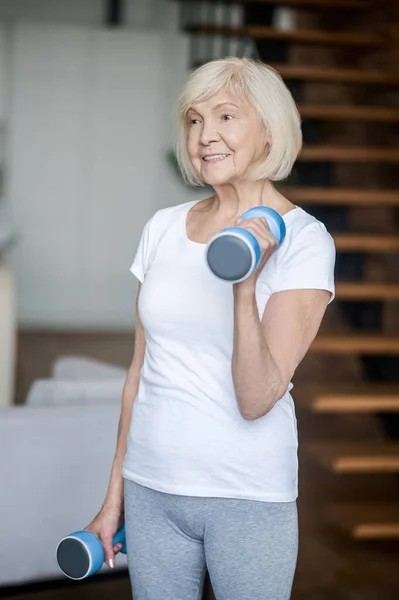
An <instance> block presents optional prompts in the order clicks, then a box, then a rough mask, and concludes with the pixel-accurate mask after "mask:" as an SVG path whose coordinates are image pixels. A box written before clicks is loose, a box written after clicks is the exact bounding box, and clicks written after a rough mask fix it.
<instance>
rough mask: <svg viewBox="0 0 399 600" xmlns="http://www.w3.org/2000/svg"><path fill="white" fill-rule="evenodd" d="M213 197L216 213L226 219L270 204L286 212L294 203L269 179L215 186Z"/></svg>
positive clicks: (213, 207) (279, 210) (213, 208)
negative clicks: (255, 207)
mask: <svg viewBox="0 0 399 600" xmlns="http://www.w3.org/2000/svg"><path fill="white" fill-rule="evenodd" d="M214 189H215V192H216V194H215V196H213V199H212V210H213V212H214V214H215V215H216V214H217V215H218V216H220V217H221V218H225V219H226V220H229V219H232V218H234V217H239V216H240V215H242V214H243V213H244V212H245V211H246V210H249V209H250V208H252V207H254V206H268V207H270V208H274V209H275V210H277V211H278V212H280V213H282V214H283V213H285V212H287V211H289V210H290V209H291V208H294V205H293V204H292V203H291V202H289V201H288V200H287V199H286V198H284V196H282V194H280V192H278V191H277V190H276V188H275V187H274V185H273V183H272V182H271V181H270V180H269V179H262V180H259V181H249V180H246V181H240V182H238V183H237V184H226V185H221V186H215V188H214Z"/></svg>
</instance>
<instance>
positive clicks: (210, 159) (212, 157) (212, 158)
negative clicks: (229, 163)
mask: <svg viewBox="0 0 399 600" xmlns="http://www.w3.org/2000/svg"><path fill="white" fill-rule="evenodd" d="M228 156H229V154H209V155H208V156H203V158H202V160H204V161H205V162H206V163H216V162H221V161H222V160H224V159H225V158H227V157H228Z"/></svg>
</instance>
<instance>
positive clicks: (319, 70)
mask: <svg viewBox="0 0 399 600" xmlns="http://www.w3.org/2000/svg"><path fill="white" fill-rule="evenodd" d="M270 66H272V67H273V68H274V69H276V70H277V71H278V72H279V73H280V75H281V76H282V77H283V79H296V80H303V81H318V82H327V83H328V82H340V83H353V84H371V85H393V86H396V85H399V74H398V73H397V72H396V71H390V72H389V71H384V70H379V71H377V70H372V69H367V70H366V69H341V68H337V67H323V66H313V65H309V66H308V65H285V64H281V63H270Z"/></svg>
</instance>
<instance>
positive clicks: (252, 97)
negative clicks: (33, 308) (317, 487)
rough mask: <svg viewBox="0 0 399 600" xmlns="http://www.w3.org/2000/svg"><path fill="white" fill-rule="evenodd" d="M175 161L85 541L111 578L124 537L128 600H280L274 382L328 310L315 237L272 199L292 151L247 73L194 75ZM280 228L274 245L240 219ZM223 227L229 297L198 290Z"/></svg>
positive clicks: (157, 218) (267, 73)
mask: <svg viewBox="0 0 399 600" xmlns="http://www.w3.org/2000/svg"><path fill="white" fill-rule="evenodd" d="M179 123H180V134H179V144H178V160H179V164H180V167H181V171H182V173H183V175H184V177H185V178H186V180H187V181H188V182H189V183H191V184H193V185H204V184H208V185H209V186H212V188H213V190H214V194H213V195H212V196H211V197H209V198H206V199H205V200H200V201H197V200H194V201H190V202H186V203H184V204H182V205H178V206H172V207H170V208H164V209H161V210H158V211H157V212H156V213H155V214H154V215H153V216H152V217H151V218H150V220H149V221H148V222H147V224H146V225H145V227H144V230H143V233H142V237H141V240H140V243H139V246H138V249H137V253H136V256H135V258H134V262H133V265H132V267H131V271H132V272H133V274H134V275H135V276H136V277H137V278H138V279H139V281H140V286H139V293H138V300H137V303H136V307H137V308H136V311H137V326H136V341H135V348H134V356H133V360H132V363H131V366H130V369H129V372H128V376H127V380H126V384H125V388H124V393H123V402H122V412H121V418H120V425H119V434H118V443H117V450H116V454H115V459H114V463H113V468H112V472H111V478H110V483H109V488H108V491H107V495H106V498H105V501H104V504H103V506H102V509H101V511H100V512H99V514H98V515H97V516H96V517H95V519H94V520H93V521H92V523H90V525H89V526H88V527H87V529H89V530H90V531H92V532H94V533H96V534H97V535H98V536H99V537H100V539H101V541H102V543H103V545H104V548H105V555H106V559H107V562H108V564H109V565H110V566H113V561H114V556H115V553H117V552H118V551H119V550H120V545H116V546H114V547H113V546H112V537H113V535H114V533H115V531H116V529H117V527H118V525H119V524H120V523H121V521H122V520H123V519H125V523H126V532H127V552H128V563H129V572H130V577H131V583H132V589H133V594H134V598H135V600H161V599H162V600H197V599H199V598H200V597H201V591H202V586H203V579H204V573H205V569H206V567H207V569H208V571H209V575H210V579H211V582H212V586H213V589H214V592H215V595H216V598H217V600H233V599H237V600H266V599H268V600H283V599H287V598H289V597H290V594H291V588H292V582H293V577H294V572H295V566H296V559H297V548H298V526H297V506H296V499H297V466H298V465H297V427H296V418H295V410H294V403H293V400H292V397H291V395H290V391H291V389H292V387H293V386H292V383H291V378H292V376H293V375H294V373H295V369H296V367H297V366H298V365H299V363H300V362H301V360H302V359H303V357H304V356H305V354H306V352H307V350H308V348H309V346H310V344H311V342H312V340H313V339H314V337H315V335H316V333H317V331H318V329H319V327H320V323H321V321H322V318H323V315H324V313H325V310H326V307H327V305H328V304H329V302H331V300H332V299H333V296H334V278H333V271H334V260H335V249H334V244H333V241H332V238H331V236H330V235H329V233H328V232H327V230H326V228H325V226H324V225H323V223H321V222H320V221H318V220H317V219H315V218H314V217H313V216H311V215H310V214H308V213H307V212H306V211H305V210H303V209H302V208H300V207H298V206H295V205H294V204H292V203H291V202H290V201H289V200H288V199H287V198H285V197H284V196H283V195H282V194H281V193H280V192H279V191H277V190H276V189H275V187H274V185H273V183H272V182H273V181H278V180H282V179H284V178H286V177H287V176H288V175H289V173H290V171H291V169H292V166H293V163H294V161H295V159H296V157H297V155H298V152H299V150H300V148H301V142H302V137H301V129H300V118H299V115H298V112H297V109H296V106H295V103H294V101H293V99H292V97H291V94H290V92H289V91H288V89H287V88H286V87H285V85H284V83H283V81H282V80H281V78H280V76H279V75H278V74H277V73H276V72H275V71H274V70H273V69H271V68H270V67H268V66H267V65H265V64H262V63H260V62H256V61H252V60H249V59H238V58H226V59H220V60H215V61H212V62H209V63H207V64H205V65H203V66H202V67H200V68H198V69H197V70H195V71H194V72H193V73H192V74H191V75H190V77H189V78H188V81H187V83H186V84H185V86H184V89H183V91H182V93H181V96H180V102H179ZM259 205H263V206H267V207H271V208H273V209H275V210H276V211H278V213H280V215H281V216H282V218H283V220H284V222H285V225H286V231H287V233H286V238H285V241H284V243H283V244H282V245H281V246H280V247H279V248H276V247H277V242H276V240H275V238H274V237H273V235H272V234H271V232H270V230H269V228H268V225H267V223H266V221H265V220H264V219H263V218H254V219H249V220H242V219H241V218H240V215H242V213H244V212H245V211H246V210H247V209H249V208H251V207H254V206H259ZM231 225H239V226H240V227H243V228H246V229H247V230H249V231H250V232H252V233H253V234H254V235H255V237H256V238H257V239H258V241H259V244H260V246H261V250H262V259H261V263H260V265H259V267H258V268H257V270H256V271H255V272H254V273H253V274H252V275H251V276H249V277H248V278H247V279H245V280H243V281H240V282H239V283H234V284H232V283H227V282H225V281H221V280H220V279H218V278H217V277H215V276H214V275H213V273H212V272H211V271H210V269H209V268H208V265H207V264H206V260H205V248H206V244H207V242H208V240H209V239H210V238H211V237H212V236H213V235H214V234H215V233H216V232H218V231H219V230H221V229H223V228H224V227H227V226H231Z"/></svg>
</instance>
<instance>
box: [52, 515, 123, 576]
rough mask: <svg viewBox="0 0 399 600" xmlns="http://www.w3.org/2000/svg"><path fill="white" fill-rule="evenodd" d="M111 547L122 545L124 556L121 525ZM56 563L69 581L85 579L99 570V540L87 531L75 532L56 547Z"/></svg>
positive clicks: (100, 563)
mask: <svg viewBox="0 0 399 600" xmlns="http://www.w3.org/2000/svg"><path fill="white" fill-rule="evenodd" d="M112 543H113V545H114V546H115V544H119V543H120V544H123V548H122V550H121V552H123V554H126V535H125V526H124V525H123V526H122V527H121V528H120V529H118V531H117V532H116V534H115V536H114V539H113V542H112ZM56 554H57V561H58V565H59V567H60V569H61V571H62V572H63V573H64V574H65V575H66V576H67V577H69V578H70V579H85V578H86V577H90V575H94V573H96V572H97V571H98V570H99V569H101V567H102V564H103V562H104V548H103V547H102V545H101V542H100V540H99V539H98V537H96V536H95V535H94V534H93V533H90V532H89V531H83V530H81V531H75V532H74V533H70V534H69V535H67V536H66V537H64V538H63V539H62V540H61V541H60V542H59V544H58V546H57V552H56Z"/></svg>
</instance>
